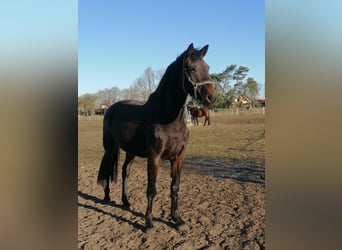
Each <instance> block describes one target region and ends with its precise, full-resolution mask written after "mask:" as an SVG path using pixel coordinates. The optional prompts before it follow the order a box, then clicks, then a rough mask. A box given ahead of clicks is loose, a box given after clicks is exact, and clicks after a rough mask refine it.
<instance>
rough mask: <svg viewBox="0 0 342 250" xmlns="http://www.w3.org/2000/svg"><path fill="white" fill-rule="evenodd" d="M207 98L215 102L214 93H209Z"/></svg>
mask: <svg viewBox="0 0 342 250" xmlns="http://www.w3.org/2000/svg"><path fill="white" fill-rule="evenodd" d="M207 99H208V101H209V102H210V103H212V102H214V100H215V97H214V96H213V95H207Z"/></svg>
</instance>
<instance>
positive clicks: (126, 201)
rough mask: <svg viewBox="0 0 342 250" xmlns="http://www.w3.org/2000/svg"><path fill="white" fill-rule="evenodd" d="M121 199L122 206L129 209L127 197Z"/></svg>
mask: <svg viewBox="0 0 342 250" xmlns="http://www.w3.org/2000/svg"><path fill="white" fill-rule="evenodd" d="M121 201H122V204H123V206H124V207H125V208H128V209H129V207H130V205H131V204H130V203H129V201H128V200H127V198H122V199H121Z"/></svg>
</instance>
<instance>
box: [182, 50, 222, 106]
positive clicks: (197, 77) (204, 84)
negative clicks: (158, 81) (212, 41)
mask: <svg viewBox="0 0 342 250" xmlns="http://www.w3.org/2000/svg"><path fill="white" fill-rule="evenodd" d="M208 47H209V45H206V46H204V47H203V48H202V49H200V50H197V49H194V46H193V44H190V45H189V47H188V49H187V50H186V51H185V52H184V57H183V72H184V89H185V90H186V92H187V93H189V94H190V95H191V96H192V97H193V98H195V99H197V100H199V101H200V102H201V103H203V104H205V105H210V104H212V103H214V101H215V99H216V90H215V88H214V84H213V82H212V81H211V80H210V77H209V66H208V64H207V63H206V62H205V61H204V60H203V57H204V56H205V54H206V53H207V51H208Z"/></svg>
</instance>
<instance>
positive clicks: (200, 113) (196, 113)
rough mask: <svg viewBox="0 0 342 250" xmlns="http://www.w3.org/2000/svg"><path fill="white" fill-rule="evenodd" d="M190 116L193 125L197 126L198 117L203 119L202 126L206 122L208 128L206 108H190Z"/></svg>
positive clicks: (208, 119)
mask: <svg viewBox="0 0 342 250" xmlns="http://www.w3.org/2000/svg"><path fill="white" fill-rule="evenodd" d="M189 111H190V115H191V121H192V123H193V124H194V125H197V126H198V117H204V118H205V119H204V123H203V126H205V124H206V123H207V122H208V126H209V125H210V111H209V108H208V107H202V108H197V107H193V108H190V110H189Z"/></svg>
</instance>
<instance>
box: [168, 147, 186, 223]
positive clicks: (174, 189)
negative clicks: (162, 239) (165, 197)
mask: <svg viewBox="0 0 342 250" xmlns="http://www.w3.org/2000/svg"><path fill="white" fill-rule="evenodd" d="M184 157H185V154H184V153H182V154H181V155H180V156H179V157H176V158H175V159H173V160H171V161H170V162H171V177H172V181H171V218H172V219H173V221H174V222H175V223H176V226H177V227H178V226H180V225H183V224H184V223H185V222H184V221H183V220H182V218H181V216H180V214H179V210H178V191H179V183H180V176H181V171H182V166H183V161H184Z"/></svg>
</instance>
